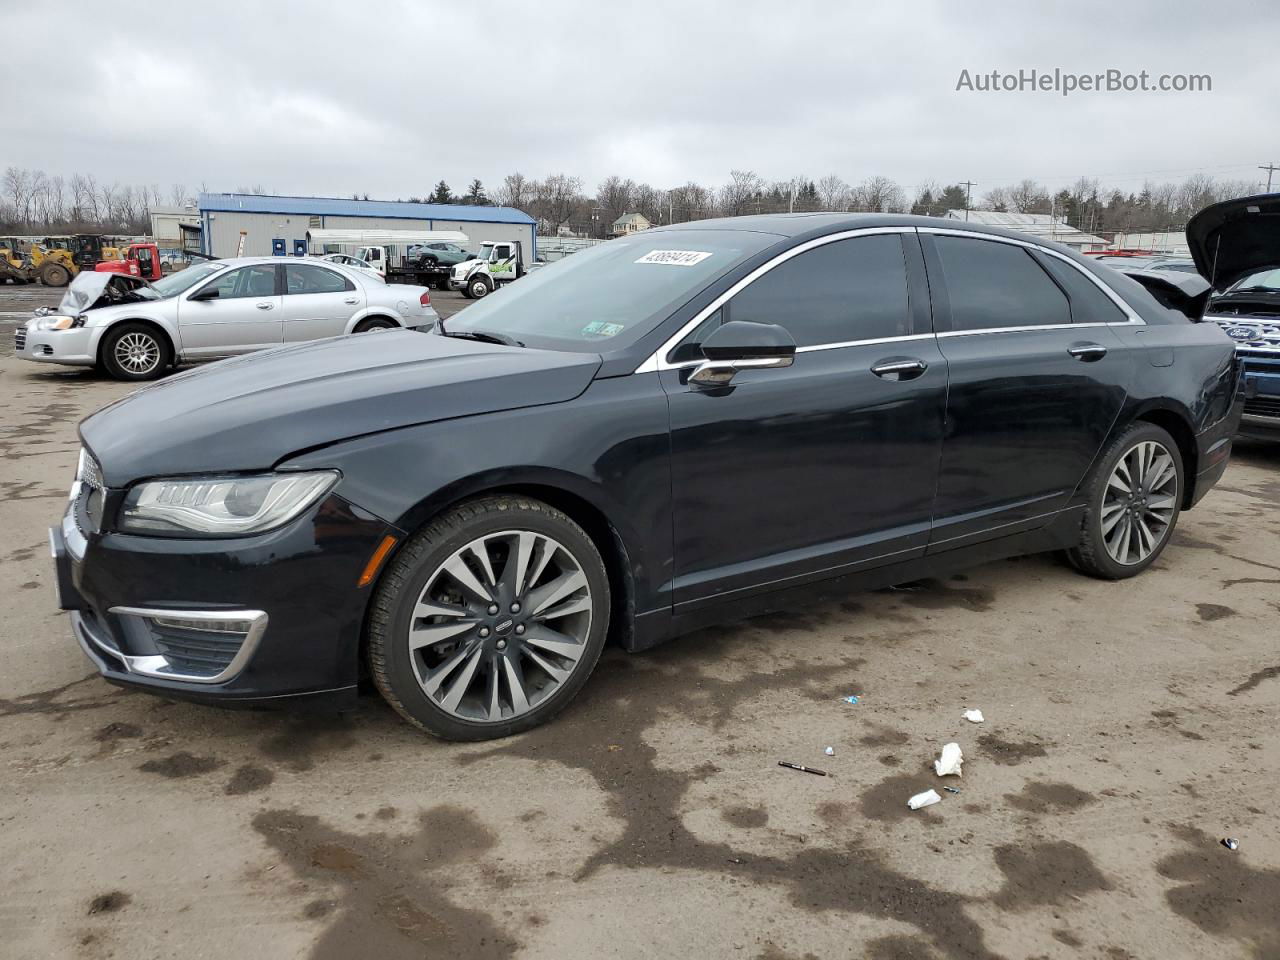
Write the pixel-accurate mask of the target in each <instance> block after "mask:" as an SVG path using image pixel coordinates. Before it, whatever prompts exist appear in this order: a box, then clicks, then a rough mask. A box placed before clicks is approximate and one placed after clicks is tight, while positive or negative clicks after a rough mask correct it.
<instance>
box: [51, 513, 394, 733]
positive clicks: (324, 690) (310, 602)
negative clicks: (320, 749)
mask: <svg viewBox="0 0 1280 960" xmlns="http://www.w3.org/2000/svg"><path fill="white" fill-rule="evenodd" d="M389 530H390V528H389V527H388V526H387V525H386V524H385V523H383V522H382V521H380V520H375V519H372V518H369V517H367V515H366V516H360V515H358V514H357V512H356V511H354V510H353V509H352V508H351V507H350V505H349V504H347V503H346V501H344V500H342V499H341V498H339V497H336V496H331V497H329V498H328V499H327V500H325V501H324V502H322V503H321V504H320V505H319V506H317V507H316V508H314V509H313V510H312V511H310V512H309V513H308V514H306V515H304V516H303V517H301V518H299V519H298V520H296V521H294V522H293V523H292V524H290V525H289V526H287V527H284V528H282V529H280V530H278V531H274V532H271V533H267V534H263V535H260V536H257V537H251V538H249V537H246V538H241V539H236V540H223V541H214V540H204V541H196V540H176V539H167V538H160V537H140V536H129V535H125V534H118V533H107V534H96V533H94V534H89V535H88V536H87V537H86V536H85V535H84V534H82V533H81V532H80V530H79V528H78V526H77V523H76V520H75V517H74V515H73V513H70V512H69V513H68V516H67V518H65V519H64V521H63V524H62V526H61V527H59V528H55V529H53V530H51V531H50V537H49V541H50V548H51V552H52V554H53V561H54V566H55V569H56V583H57V587H58V597H59V605H60V606H61V607H62V609H64V610H67V611H68V612H69V619H70V621H71V630H72V633H73V634H74V636H75V638H76V641H77V643H78V644H79V646H80V648H81V650H82V651H83V652H84V654H85V656H86V657H88V658H89V660H90V662H92V663H93V665H94V666H95V667H96V668H97V669H98V672H99V673H101V674H102V676H103V677H104V678H105V679H107V680H109V681H110V682H112V683H115V684H118V685H120V686H125V687H130V688H133V689H137V690H143V691H146V692H148V693H155V694H159V695H161V696H165V697H170V698H174V699H182V700H193V701H196V702H200V703H210V704H219V705H225V706H245V707H274V706H293V705H298V706H304V707H315V708H323V709H334V708H336V709H342V708H345V707H350V706H352V705H353V704H354V702H355V696H356V686H357V681H358V675H359V645H360V635H361V630H362V627H363V621H364V611H365V606H366V603H367V601H368V596H369V592H370V588H368V587H365V588H358V587H357V586H356V583H357V580H358V579H359V577H360V574H361V572H362V571H363V569H364V567H365V564H367V563H368V561H369V557H370V556H371V555H372V553H373V551H374V549H375V548H376V546H377V545H378V543H379V542H380V541H381V539H382V538H383V536H385V535H386V533H387V532H388V531H389Z"/></svg>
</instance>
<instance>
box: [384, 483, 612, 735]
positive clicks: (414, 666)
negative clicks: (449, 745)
mask: <svg viewBox="0 0 1280 960" xmlns="http://www.w3.org/2000/svg"><path fill="white" fill-rule="evenodd" d="M609 611H610V599H609V580H608V576H607V574H606V572H605V568H604V563H603V561H602V560H601V558H600V553H599V551H598V550H597V549H596V546H595V544H594V543H593V542H592V541H591V539H590V537H588V536H587V534H586V533H585V532H584V531H583V530H582V528H581V527H579V526H578V524H576V523H574V521H573V520H571V519H570V518H569V517H568V516H566V515H565V514H564V513H562V512H561V511H559V510H556V509H555V508H553V507H551V506H548V505H547V504H545V503H542V502H541V501H537V500H532V499H529V498H526V497H520V496H493V497H485V498H483V499H479V500H473V501H470V502H468V503H465V504H462V505H460V506H458V507H456V508H454V509H453V510H451V511H449V512H448V513H447V514H444V515H443V516H441V517H439V518H438V519H436V520H434V521H433V522H431V523H430V524H429V525H428V526H427V527H426V528H425V529H424V530H422V531H420V532H419V533H418V534H416V535H415V536H414V537H413V538H412V539H411V540H409V541H408V542H407V543H406V544H405V545H404V547H403V548H402V549H401V551H400V553H399V554H398V555H397V556H396V558H395V560H394V561H393V562H392V564H391V565H390V567H389V568H388V569H387V572H386V574H385V575H384V576H383V578H382V581H381V583H380V584H379V586H378V591H377V593H376V595H375V597H374V600H373V606H372V613H371V615H370V620H369V645H368V649H369V664H370V667H371V671H372V673H373V678H374V681H375V682H376V684H377V686H378V689H379V690H380V691H381V693H382V695H383V696H384V697H385V698H386V700H387V702H388V703H390V704H391V706H392V707H394V708H395V709H396V711H398V712H399V713H400V714H401V716H403V717H404V718H405V719H406V720H408V721H409V722H410V723H413V724H414V725H416V726H418V727H420V728H421V729H423V730H426V731H427V732H429V733H432V734H435V735H436V736H438V737H443V738H445V739H448V740H488V739H492V738H494V737H504V736H508V735H509V734H513V733H518V732H521V731H523V730H528V729H530V728H532V727H536V726H538V725H539V724H541V723H544V722H546V721H547V720H548V719H550V718H551V717H552V716H554V715H555V714H556V713H558V712H559V711H560V710H561V709H563V708H564V707H565V705H566V704H568V703H569V701H570V700H572V699H573V697H574V695H575V694H576V693H577V692H578V691H579V690H580V689H581V688H582V685H583V684H584V683H586V681H587V678H588V677H589V676H590V674H591V672H592V670H593V669H594V668H595V665H596V661H597V660H598V659H599V658H600V651H601V650H602V649H603V647H604V641H605V636H606V633H607V632H608V627H609Z"/></svg>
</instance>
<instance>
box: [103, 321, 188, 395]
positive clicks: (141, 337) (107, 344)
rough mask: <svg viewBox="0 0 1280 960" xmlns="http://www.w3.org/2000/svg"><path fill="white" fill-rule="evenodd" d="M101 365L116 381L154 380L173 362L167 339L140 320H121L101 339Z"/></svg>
mask: <svg viewBox="0 0 1280 960" xmlns="http://www.w3.org/2000/svg"><path fill="white" fill-rule="evenodd" d="M100 356H101V357H102V365H103V367H105V368H106V371H107V373H109V374H111V376H113V377H115V378H116V379H117V380H130V381H138V380H154V379H155V378H156V377H158V376H160V375H161V374H162V373H164V371H165V370H167V369H168V368H169V365H170V364H171V363H173V350H172V348H171V347H170V346H169V341H168V340H167V339H166V338H165V337H164V336H163V335H162V334H159V333H157V332H156V331H155V330H154V329H152V328H151V327H148V326H147V325H146V324H142V323H122V324H120V325H118V326H115V327H112V328H111V329H110V330H109V331H107V334H106V336H105V337H104V338H103V341H102V352H101V354H100Z"/></svg>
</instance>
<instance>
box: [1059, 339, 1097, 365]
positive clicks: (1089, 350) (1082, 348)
mask: <svg viewBox="0 0 1280 960" xmlns="http://www.w3.org/2000/svg"><path fill="white" fill-rule="evenodd" d="M1067 353H1069V354H1071V356H1073V357H1075V358H1076V359H1077V360H1081V361H1083V362H1084V363H1092V362H1093V361H1094V360H1101V359H1102V358H1103V357H1105V356H1106V355H1107V348H1106V347H1104V346H1103V345H1102V344H1100V343H1073V344H1072V345H1071V346H1069V347H1067Z"/></svg>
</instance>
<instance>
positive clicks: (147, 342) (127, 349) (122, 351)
mask: <svg viewBox="0 0 1280 960" xmlns="http://www.w3.org/2000/svg"><path fill="white" fill-rule="evenodd" d="M115 358H116V363H118V364H119V365H120V368H121V369H122V370H125V371H126V372H128V373H133V374H144V373H150V372H151V371H152V370H154V369H155V368H156V365H157V364H159V363H160V344H159V343H158V342H157V341H156V338H155V337H152V336H148V335H147V334H145V333H126V334H125V335H124V336H123V337H121V338H120V339H119V340H117V341H116V345H115Z"/></svg>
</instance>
